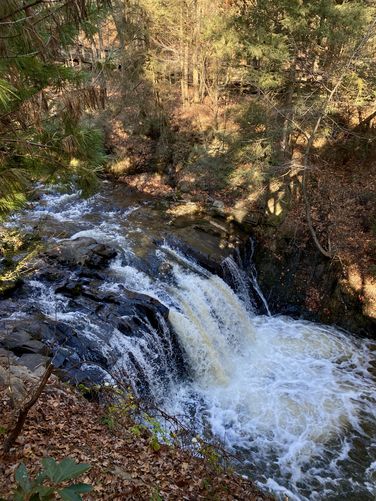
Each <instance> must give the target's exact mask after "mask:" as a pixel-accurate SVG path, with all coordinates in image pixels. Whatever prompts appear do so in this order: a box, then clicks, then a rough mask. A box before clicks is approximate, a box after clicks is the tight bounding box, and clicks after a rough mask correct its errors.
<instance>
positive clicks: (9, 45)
mask: <svg viewBox="0 0 376 501" xmlns="http://www.w3.org/2000/svg"><path fill="white" fill-rule="evenodd" d="M106 5H107V1H106V0H97V1H95V2H94V1H92V0H64V1H63V0H58V1H52V0H46V1H43V2H42V1H35V0H34V1H32V0H28V1H27V2H23V1H21V0H3V1H2V2H1V5H0V32H1V36H0V175H1V180H2V182H1V185H0V211H6V210H8V209H10V208H13V207H15V206H17V205H18V203H19V202H20V201H21V200H22V199H23V195H22V194H23V193H25V192H26V191H27V190H28V186H29V182H30V181H33V180H36V179H43V180H53V181H56V180H62V179H65V180H74V179H78V180H80V182H81V184H82V186H83V188H84V189H85V190H86V191H87V190H88V189H89V187H90V186H92V185H93V181H94V180H95V171H96V170H97V169H98V168H99V167H100V166H101V165H102V163H103V160H104V153H103V137H102V135H101V133H100V132H99V131H97V130H95V129H93V126H92V124H91V123H90V120H88V118H87V115H88V113H87V112H88V111H90V110H93V109H95V108H98V107H99V106H101V105H103V89H102V88H100V87H99V86H98V84H97V83H96V82H97V80H98V79H97V72H96V71H95V68H92V71H90V72H85V71H83V70H82V69H80V68H75V67H73V65H72V61H71V60H70V59H69V58H70V50H71V48H72V46H73V45H74V44H77V43H78V39H79V36H80V37H81V38H86V39H89V40H90V39H92V37H93V35H94V33H95V32H96V31H97V26H96V21H97V19H98V17H97V16H98V13H99V12H100V9H103V8H104V7H105V6H106ZM85 115H86V116H85Z"/></svg>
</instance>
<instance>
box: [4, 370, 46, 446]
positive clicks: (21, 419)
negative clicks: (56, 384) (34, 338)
mask: <svg viewBox="0 0 376 501" xmlns="http://www.w3.org/2000/svg"><path fill="white" fill-rule="evenodd" d="M53 369H54V366H53V365H52V363H49V365H48V366H47V368H46V370H45V372H44V374H43V377H42V379H41V380H40V383H39V386H38V388H37V389H36V391H35V392H34V394H33V395H32V396H31V398H30V400H29V401H28V402H26V404H25V405H24V406H23V407H22V408H21V409H20V411H19V413H18V418H17V422H16V424H15V426H14V428H13V429H12V430H11V431H10V433H9V435H8V436H7V438H6V439H5V441H4V445H3V450H4V453H5V454H8V453H9V451H10V449H11V448H12V446H13V445H14V443H15V442H16V440H17V438H18V436H19V435H20V433H21V431H22V429H23V427H24V424H25V421H26V418H27V415H28V414H29V411H30V409H31V408H32V407H33V406H34V405H35V404H36V403H37V401H38V399H39V397H40V396H41V394H42V392H43V390H44V388H45V386H46V384H47V382H48V380H49V378H50V376H51V374H52V371H53Z"/></svg>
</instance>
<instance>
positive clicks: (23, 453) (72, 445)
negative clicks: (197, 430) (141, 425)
mask: <svg viewBox="0 0 376 501" xmlns="http://www.w3.org/2000/svg"><path fill="white" fill-rule="evenodd" d="M51 379H52V380H51V381H50V383H49V384H48V385H47V387H46V388H45V391H44V393H43V394H42V396H41V397H40V399H39V401H38V402H37V404H36V405H35V407H34V408H33V409H32V410H31V412H30V414H29V416H28V418H27V421H26V424H25V427H24V429H23V430H22V433H21V435H20V436H19V438H18V440H17V442H16V444H15V447H13V448H12V449H11V451H10V453H9V455H7V456H5V455H4V454H2V455H1V453H0V494H1V495H2V496H3V497H5V498H7V499H13V498H12V497H10V496H11V492H12V489H13V488H14V486H15V482H14V474H15V470H16V468H17V466H18V465H19V464H20V462H23V463H24V464H25V465H26V467H27V468H28V470H29V472H30V473H31V476H34V475H35V474H36V473H37V471H38V470H39V468H40V459H41V458H42V457H53V458H54V459H56V460H61V459H63V458H64V457H70V458H73V459H74V460H76V461H77V462H81V463H86V464H90V465H91V469H90V470H89V471H88V472H87V473H86V474H85V475H84V478H80V479H79V481H80V482H86V483H89V484H91V485H92V487H93V490H92V492H91V494H88V495H87V496H85V499H92V500H97V499H106V500H111V501H112V500H140V501H141V500H142V501H149V500H150V501H162V500H179V501H181V500H192V501H193V500H195V501H196V500H199V499H207V500H242V501H245V500H249V501H263V500H268V499H269V500H270V499H271V498H270V497H268V496H266V495H264V494H262V493H260V492H259V491H258V490H257V488H256V487H255V486H254V485H253V484H252V483H251V482H250V481H248V480H246V479H244V478H242V477H240V476H238V475H235V474H234V473H233V472H231V471H227V472H226V471H225V470H223V469H222V468H220V467H219V466H218V465H217V466H215V465H212V464H211V463H210V461H208V460H205V459H199V458H197V457H193V455H192V454H190V453H189V452H186V451H183V450H182V449H180V448H178V447H173V446H167V445H161V446H160V447H157V448H155V447H154V448H153V447H151V443H150V435H149V434H148V433H146V432H145V433H141V434H138V433H135V432H134V431H133V427H134V424H135V423H134V422H132V420H131V419H129V420H128V421H127V419H125V421H123V422H122V424H121V427H120V429H119V427H117V428H116V430H112V429H111V427H109V426H108V424H107V425H106V424H105V421H106V420H105V416H106V409H105V408H104V407H102V406H99V405H98V404H95V403H92V402H89V401H88V400H86V399H85V398H83V396H82V395H81V394H80V393H79V392H78V391H76V390H75V389H73V388H70V387H69V386H68V385H66V384H63V383H61V382H59V381H58V380H57V379H56V378H55V377H54V376H53V377H52V378H51ZM0 416H1V421H0V425H1V428H0V430H1V431H2V433H0V448H2V442H3V439H4V436H5V430H6V429H9V428H10V427H11V424H12V422H13V420H14V411H13V410H12V409H11V406H10V395H9V392H8V389H6V388H3V389H2V390H0ZM156 449H157V450H156Z"/></svg>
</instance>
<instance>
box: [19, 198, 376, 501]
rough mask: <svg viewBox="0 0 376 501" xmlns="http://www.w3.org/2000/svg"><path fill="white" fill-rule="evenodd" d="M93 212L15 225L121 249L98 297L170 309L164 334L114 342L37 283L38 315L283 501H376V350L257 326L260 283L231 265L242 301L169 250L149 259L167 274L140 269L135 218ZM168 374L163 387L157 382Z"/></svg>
mask: <svg viewBox="0 0 376 501" xmlns="http://www.w3.org/2000/svg"><path fill="white" fill-rule="evenodd" d="M48 197H52V198H48ZM64 197H65V198H64ZM98 203H99V202H98V196H97V197H94V198H93V199H90V200H87V201H85V202H82V201H81V200H80V199H79V198H74V197H73V196H71V195H70V196H64V195H55V194H49V195H46V197H45V199H44V200H43V204H44V205H43V206H42V208H38V207H36V208H35V209H34V210H33V211H31V212H29V213H27V214H25V213H24V214H23V216H22V217H20V220H21V221H22V220H23V219H25V220H28V221H35V220H36V219H37V217H39V216H37V217H36V215H37V214H40V213H43V215H44V216H45V215H46V214H48V215H49V217H52V218H55V219H56V220H57V221H59V222H61V221H64V220H66V221H70V222H72V221H73V222H74V221H76V222H77V228H76V230H75V232H73V233H72V235H71V238H72V239H76V238H79V237H82V236H86V237H92V238H95V239H97V240H98V241H101V242H105V243H110V244H111V245H114V246H116V247H117V248H118V249H121V250H122V252H121V254H120V255H119V256H118V257H117V258H116V259H115V260H114V261H113V262H112V263H111V265H110V269H109V271H108V277H107V280H106V281H104V282H103V284H102V285H101V287H102V289H103V290H107V291H113V292H116V293H119V294H121V291H122V287H126V288H127V289H131V290H134V291H136V292H140V293H143V294H147V295H149V296H150V297H154V298H156V299H158V300H159V301H160V302H161V303H162V304H164V305H165V306H167V307H168V308H169V316H168V323H166V322H164V320H163V319H159V330H158V332H157V330H156V327H155V326H154V327H153V326H152V325H151V324H150V322H148V320H147V319H139V320H140V323H141V324H142V325H143V329H144V335H143V337H142V338H139V337H138V338H137V337H126V336H124V335H123V334H122V333H121V332H119V331H118V330H116V329H114V330H113V331H112V332H111V333H108V332H107V331H106V330H105V325H104V324H103V323H101V321H99V320H98V319H97V320H96V319H95V318H94V317H93V316H91V317H88V316H87V315H85V314H84V313H82V312H77V311H70V306H69V301H67V300H66V299H65V298H64V297H62V296H60V295H58V294H55V293H54V291H53V290H51V289H49V288H47V287H46V286H45V285H43V284H41V283H38V282H36V281H35V282H34V283H33V282H31V285H32V286H33V288H34V290H35V298H34V300H35V301H37V303H38V304H39V307H40V308H41V310H42V311H43V312H44V313H45V314H46V315H48V316H50V317H51V318H54V317H55V318H58V319H59V320H62V321H64V322H66V323H68V324H69V325H72V326H74V327H76V328H77V330H78V331H79V332H80V333H81V335H82V336H87V337H88V338H90V339H91V340H94V341H96V340H97V341H98V345H99V346H100V347H101V349H102V351H103V353H104V354H105V355H106V356H111V353H113V354H116V362H115V366H114V368H115V369H121V368H123V369H124V370H125V371H126V372H127V373H128V374H130V375H131V376H132V377H133V378H134V379H136V378H137V373H138V372H139V371H140V370H141V371H142V373H143V378H144V380H145V382H146V383H147V385H148V387H149V390H150V391H151V393H152V394H153V395H154V397H155V398H156V399H157V401H158V402H159V403H160V404H161V405H163V406H164V407H165V409H166V410H167V411H168V412H169V413H172V414H175V415H179V416H180V417H181V419H183V420H185V421H186V423H187V424H190V423H195V426H196V427H197V431H198V432H199V433H205V432H207V430H208V428H209V429H210V430H211V433H212V434H213V435H215V436H216V437H218V438H219V439H220V440H222V441H223V442H224V443H225V445H226V446H227V447H228V448H230V449H231V450H232V451H233V452H236V453H238V454H239V457H241V459H242V465H241V471H242V472H243V473H249V474H250V476H251V478H253V479H255V480H257V481H258V482H259V485H261V486H263V487H264V488H268V489H271V490H272V491H273V492H274V493H276V495H278V496H281V497H283V496H284V495H288V496H289V497H290V498H291V499H307V500H308V499H313V500H314V499H317V500H324V499H325V500H327V499H338V500H340V499H341V500H342V499H346V500H351V499H353V500H367V499H374V498H375V497H376V486H375V485H376V483H375V480H376V467H375V465H376V440H375V439H374V438H373V437H374V436H375V434H376V390H375V379H374V377H373V376H372V373H371V368H372V363H375V353H374V351H372V346H371V343H370V342H368V341H367V340H358V339H357V338H355V337H353V336H351V335H350V334H347V333H346V334H345V333H343V332H341V331H339V330H336V329H335V328H332V327H328V326H322V325H317V324H314V323H310V322H305V321H298V320H293V319H291V318H288V317H282V316H274V317H273V316H264V315H257V314H256V310H255V303H254V301H253V300H252V299H251V297H250V296H249V290H250V289H249V288H250V286H251V285H252V284H253V286H254V289H255V292H256V293H257V294H258V296H259V297H260V298H261V301H262V302H263V303H264V302H265V303H266V301H265V298H264V296H263V295H262V292H261V291H260V289H259V288H258V284H257V280H256V276H255V275H254V274H251V277H250V279H249V278H247V276H246V275H245V274H244V272H243V271H242V270H241V269H239V268H238V266H237V264H236V262H235V261H234V260H233V259H231V258H228V259H227V260H226V261H227V262H225V263H224V266H225V267H227V269H228V272H229V273H230V275H231V277H232V281H231V282H232V283H233V284H234V289H235V290H233V289H231V287H230V286H229V285H227V284H226V283H225V282H224V281H223V280H222V279H221V278H220V277H218V276H216V275H213V274H211V273H210V272H208V271H207V270H205V269H203V268H202V267H201V266H199V265H198V264H197V263H195V262H194V261H193V260H191V259H190V258H188V257H187V256H186V255H183V254H182V253H181V252H180V251H179V250H178V249H176V248H172V247H170V246H168V245H167V244H165V245H160V246H159V247H158V248H157V250H156V251H155V256H154V259H155V260H156V261H157V262H160V263H164V264H166V263H168V265H169V271H168V272H167V273H166V274H160V273H156V274H155V273H154V274H152V273H148V272H147V270H146V268H145V270H141V269H139V268H138V267H137V263H136V262H135V261H132V259H133V257H134V253H133V250H132V249H133V248H132V228H131V227H129V228H128V227H127V217H128V216H129V214H131V212H132V211H134V210H135V207H133V208H131V209H123V210H115V211H112V210H111V211H103V208H102V207H99V208H98ZM82 204H83V205H82ZM79 214H81V216H80V215H79ZM93 215H94V216H95V217H94V218H93V217H92V216H93ZM44 216H43V217H44ZM85 218H87V220H85ZM14 221H15V222H17V221H16V220H15V219H14ZM252 273H253V272H252ZM265 310H266V311H267V305H265ZM173 334H174V335H176V336H177V339H178V342H179V345H180V347H181V350H182V352H183V355H184V359H185V364H186V366H187V367H188V369H189V371H188V372H189V377H186V378H185V379H181V378H179V377H177V375H176V374H177V368H176V367H175V365H174V364H175V361H174V356H173V353H172V350H173V345H172V344H171V339H172V335H173ZM161 372H162V373H163V374H165V375H167V376H166V377H164V378H162V377H161V376H160V374H161ZM137 391H139V388H137Z"/></svg>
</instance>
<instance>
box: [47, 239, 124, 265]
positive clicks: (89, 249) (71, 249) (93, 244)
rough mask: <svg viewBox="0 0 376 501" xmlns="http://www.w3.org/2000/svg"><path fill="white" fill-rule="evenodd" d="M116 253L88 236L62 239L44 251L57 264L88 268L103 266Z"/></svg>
mask: <svg viewBox="0 0 376 501" xmlns="http://www.w3.org/2000/svg"><path fill="white" fill-rule="evenodd" d="M116 255H117V251H116V249H114V248H112V247H110V246H109V245H106V244H103V243H98V242H97V241H96V240H95V239H94V238H89V237H80V238H76V239H75V240H62V241H61V242H59V244H58V245H56V246H54V247H52V248H50V249H48V250H47V251H46V256H47V258H49V259H50V260H53V261H55V262H58V263H59V264H62V265H66V266H86V267H88V268H103V267H105V266H107V265H108V263H109V261H110V260H111V259H113V258H114V257H115V256H116Z"/></svg>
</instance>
